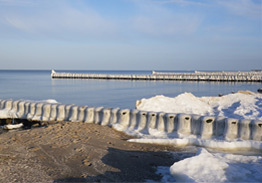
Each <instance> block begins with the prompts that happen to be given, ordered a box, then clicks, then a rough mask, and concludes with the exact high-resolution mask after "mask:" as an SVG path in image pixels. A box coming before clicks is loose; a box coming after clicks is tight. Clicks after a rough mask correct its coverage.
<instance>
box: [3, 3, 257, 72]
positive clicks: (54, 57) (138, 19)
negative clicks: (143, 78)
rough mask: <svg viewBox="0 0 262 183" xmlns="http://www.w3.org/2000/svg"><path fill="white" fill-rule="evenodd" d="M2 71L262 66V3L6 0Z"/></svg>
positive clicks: (237, 68) (250, 67)
mask: <svg viewBox="0 0 262 183" xmlns="http://www.w3.org/2000/svg"><path fill="white" fill-rule="evenodd" d="M0 63H1V64H0V69H57V70H59V69H67V70H68V69H69V70H70V69H71V70H251V69H262V0H0Z"/></svg>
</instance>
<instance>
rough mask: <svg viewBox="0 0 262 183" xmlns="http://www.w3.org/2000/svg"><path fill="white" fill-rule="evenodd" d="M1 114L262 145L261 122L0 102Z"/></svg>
mask: <svg viewBox="0 0 262 183" xmlns="http://www.w3.org/2000/svg"><path fill="white" fill-rule="evenodd" d="M0 110H4V111H5V112H7V113H8V114H10V118H19V119H27V120H32V121H69V122H85V123H95V124H99V125H106V126H111V127H112V128H114V129H116V130H119V131H132V132H133V133H136V134H139V133H143V134H148V135H150V134H151V133H154V134H155V132H157V133H160V134H161V133H162V134H163V133H164V134H166V135H167V136H168V137H174V138H175V137H186V136H191V135H196V136H198V137H200V138H202V139H220V140H235V139H240V140H255V141H262V121H257V120H246V119H241V120H240V119H233V118H225V117H214V116H199V115H189V114H173V113H163V112H145V111H139V110H136V109H133V110H130V109H119V108H104V107H88V106H77V105H64V104H58V103H55V104H54V103H43V102H31V101H23V100H17V101H13V100H0Z"/></svg>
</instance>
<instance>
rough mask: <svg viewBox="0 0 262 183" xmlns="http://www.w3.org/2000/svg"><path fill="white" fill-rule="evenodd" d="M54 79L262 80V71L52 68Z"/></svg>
mask: <svg viewBox="0 0 262 183" xmlns="http://www.w3.org/2000/svg"><path fill="white" fill-rule="evenodd" d="M51 77H52V78H54V79H115V80H173V81H224V82H225V81H226V82H227V81H228V82H262V72H194V73H169V72H168V73H165V72H155V71H153V72H152V74H150V75H139V74H90V73H65V72H55V71H54V70H52V72H51Z"/></svg>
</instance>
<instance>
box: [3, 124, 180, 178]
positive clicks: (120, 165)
mask: <svg viewBox="0 0 262 183" xmlns="http://www.w3.org/2000/svg"><path fill="white" fill-rule="evenodd" d="M130 138H134V137H130V136H128V135H126V134H124V133H122V132H118V131H115V130H114V129H112V128H109V127H107V126H100V125H96V124H87V123H81V122H59V123H57V122H45V123H43V126H41V127H33V128H32V129H27V130H14V131H9V132H7V133H3V134H1V138H0V143H1V146H0V152H1V154H0V169H1V172H0V175H1V176H0V182H145V181H147V180H151V181H160V180H161V178H162V176H160V175H158V174H156V167H157V166H167V167H170V166H171V165H172V164H173V163H174V162H175V161H176V160H175V158H174V157H173V156H172V154H171V152H179V151H182V149H178V148H176V147H171V146H164V145H150V144H140V143H132V142H128V141H127V139H130Z"/></svg>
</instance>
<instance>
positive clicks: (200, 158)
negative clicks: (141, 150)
mask: <svg viewBox="0 0 262 183" xmlns="http://www.w3.org/2000/svg"><path fill="white" fill-rule="evenodd" d="M261 168H262V157H261V156H244V155H234V154H225V153H210V152H208V151H207V150H206V149H202V148H201V149H199V151H198V152H197V154H196V156H193V157H191V158H187V159H184V160H181V161H179V162H176V163H174V164H173V165H172V166H171V167H170V173H171V175H173V177H174V178H175V180H176V181H178V182H260V181H261V180H262V174H261V173H260V171H261Z"/></svg>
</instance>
